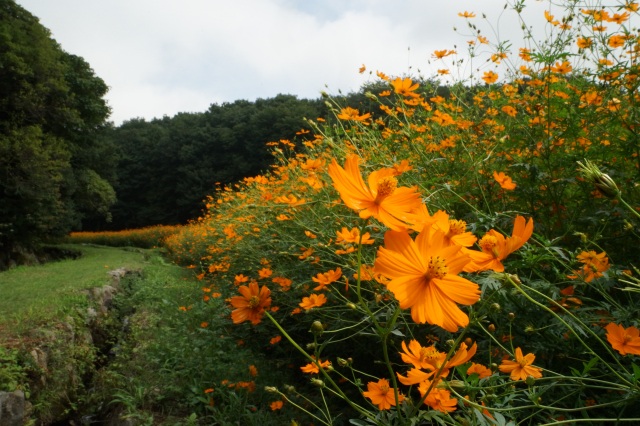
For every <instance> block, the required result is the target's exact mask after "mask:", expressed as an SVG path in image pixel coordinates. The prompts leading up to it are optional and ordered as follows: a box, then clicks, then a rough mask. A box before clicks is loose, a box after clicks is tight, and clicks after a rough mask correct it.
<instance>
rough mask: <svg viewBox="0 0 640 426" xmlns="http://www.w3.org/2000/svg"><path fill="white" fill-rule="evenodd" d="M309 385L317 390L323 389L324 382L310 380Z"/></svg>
mask: <svg viewBox="0 0 640 426" xmlns="http://www.w3.org/2000/svg"><path fill="white" fill-rule="evenodd" d="M311 384H312V385H313V386H315V387H317V388H323V387H324V381H322V380H320V379H311Z"/></svg>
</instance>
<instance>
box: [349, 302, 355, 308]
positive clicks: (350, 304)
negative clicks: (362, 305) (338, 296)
mask: <svg viewBox="0 0 640 426" xmlns="http://www.w3.org/2000/svg"><path fill="white" fill-rule="evenodd" d="M347 308H349V309H356V305H355V304H354V303H351V302H349V303H347Z"/></svg>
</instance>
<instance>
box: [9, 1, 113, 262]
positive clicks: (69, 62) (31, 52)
mask: <svg viewBox="0 0 640 426" xmlns="http://www.w3.org/2000/svg"><path fill="white" fill-rule="evenodd" d="M0 23H1V25H0V264H1V263H3V260H6V259H7V258H9V257H10V256H11V253H12V252H14V251H15V250H17V249H18V247H19V246H29V245H31V244H33V243H35V242H37V241H40V240H42V239H43V238H46V237H49V236H54V235H64V234H66V233H67V232H68V231H69V230H71V229H72V228H74V227H78V226H80V223H81V221H82V220H83V219H84V218H86V217H90V216H94V215H100V216H102V217H108V214H109V208H110V206H111V205H112V204H113V203H114V202H115V192H114V190H113V188H112V186H111V184H110V183H109V181H108V180H107V179H108V177H109V174H110V173H112V168H113V166H114V162H113V160H114V158H113V155H112V152H113V150H112V149H109V147H108V146H105V145H103V144H99V143H98V139H97V137H96V136H97V134H98V133H99V131H100V130H101V129H102V128H103V126H104V124H105V120H106V119H107V117H108V115H109V107H108V106H107V104H106V103H105V101H104V95H105V94H106V92H107V86H106V84H105V83H104V82H103V81H102V80H101V79H100V78H98V77H97V76H96V75H95V74H94V72H93V70H92V69H91V68H90V66H89V64H87V63H86V62H85V61H84V60H83V59H82V58H80V57H78V56H74V55H71V54H69V53H67V52H65V51H63V50H62V49H61V48H60V46H59V45H58V44H57V43H56V42H55V41H54V40H53V39H52V38H51V36H50V33H49V31H48V30H47V29H45V28H44V27H43V26H42V25H40V23H39V22H38V20H37V18H35V17H34V16H32V15H31V14H30V13H29V12H27V11H26V10H24V9H22V8H21V7H20V6H18V5H17V4H16V3H15V2H14V1H13V0H3V1H1V2H0Z"/></svg>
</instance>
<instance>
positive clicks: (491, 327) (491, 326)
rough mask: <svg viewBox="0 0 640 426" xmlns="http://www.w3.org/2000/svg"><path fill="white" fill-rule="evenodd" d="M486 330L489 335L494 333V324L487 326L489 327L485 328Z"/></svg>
mask: <svg viewBox="0 0 640 426" xmlns="http://www.w3.org/2000/svg"><path fill="white" fill-rule="evenodd" d="M487 330H489V333H493V332H495V331H496V325H495V324H489V326H488V327H487Z"/></svg>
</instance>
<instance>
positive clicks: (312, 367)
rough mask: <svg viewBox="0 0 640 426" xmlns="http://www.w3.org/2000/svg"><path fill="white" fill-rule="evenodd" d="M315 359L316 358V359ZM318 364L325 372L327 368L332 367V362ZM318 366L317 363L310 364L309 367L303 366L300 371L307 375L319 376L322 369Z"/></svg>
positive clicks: (319, 362)
mask: <svg viewBox="0 0 640 426" xmlns="http://www.w3.org/2000/svg"><path fill="white" fill-rule="evenodd" d="M314 359H315V358H314ZM317 363H318V364H319V365H320V367H321V368H322V369H323V370H325V369H326V368H328V367H329V366H330V365H331V361H329V360H326V361H322V360H320V361H317ZM318 364H316V363H315V362H310V363H309V364H307V365H303V366H302V367H300V370H302V372H303V373H307V374H318V373H320V369H319V368H318Z"/></svg>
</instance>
